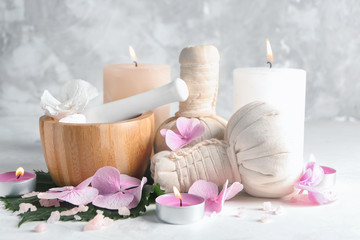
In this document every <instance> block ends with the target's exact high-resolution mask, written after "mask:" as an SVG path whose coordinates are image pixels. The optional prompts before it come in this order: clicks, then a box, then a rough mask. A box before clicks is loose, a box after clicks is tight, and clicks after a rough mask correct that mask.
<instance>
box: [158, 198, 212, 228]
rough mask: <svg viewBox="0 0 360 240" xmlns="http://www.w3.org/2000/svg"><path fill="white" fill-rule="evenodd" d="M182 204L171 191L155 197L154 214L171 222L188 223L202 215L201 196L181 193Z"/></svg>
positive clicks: (202, 201) (200, 217) (203, 205)
mask: <svg viewBox="0 0 360 240" xmlns="http://www.w3.org/2000/svg"><path fill="white" fill-rule="evenodd" d="M181 196H182V206H180V202H179V199H178V198H176V197H175V195H174V194H173V193H169V194H164V195H162V196H159V197H157V198H156V200H155V201H156V216H157V217H158V218H159V219H160V220H161V221H163V222H166V223H171V224H190V223H194V222H197V221H199V220H200V219H202V218H203V216H204V210H205V200H204V199H203V198H202V197H199V196H196V195H192V194H187V193H182V194H181Z"/></svg>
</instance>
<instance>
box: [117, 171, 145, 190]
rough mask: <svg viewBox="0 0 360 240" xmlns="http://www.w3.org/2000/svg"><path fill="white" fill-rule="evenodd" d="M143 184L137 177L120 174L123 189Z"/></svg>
mask: <svg viewBox="0 0 360 240" xmlns="http://www.w3.org/2000/svg"><path fill="white" fill-rule="evenodd" d="M140 184H141V181H140V180H139V179H137V178H135V177H130V176H128V175H125V174H120V186H121V188H122V189H127V188H131V187H137V186H139V185H140Z"/></svg>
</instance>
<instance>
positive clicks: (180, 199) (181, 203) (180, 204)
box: [180, 199, 182, 207]
mask: <svg viewBox="0 0 360 240" xmlns="http://www.w3.org/2000/svg"><path fill="white" fill-rule="evenodd" d="M180 207H182V199H180Z"/></svg>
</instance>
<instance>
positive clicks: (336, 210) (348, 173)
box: [0, 117, 360, 240]
mask: <svg viewBox="0 0 360 240" xmlns="http://www.w3.org/2000/svg"><path fill="white" fill-rule="evenodd" d="M309 153H314V154H315V155H316V157H317V159H318V161H319V162H320V163H321V164H322V165H327V166H330V167H333V168H335V169H336V170H337V171H338V173H337V190H338V194H339V200H338V201H337V202H335V203H333V204H329V205H323V206H314V205H311V204H309V203H308V202H306V201H300V202H298V203H291V202H286V201H284V200H279V199H278V200H274V199H270V200H268V199H260V198H253V197H249V196H248V195H246V194H240V195H239V196H237V197H236V198H234V199H232V200H230V201H227V202H226V203H225V208H224V211H223V212H222V213H221V214H220V215H216V216H213V217H206V218H204V219H203V220H202V221H200V222H198V223H196V224H192V225H169V224H165V223H162V222H160V221H159V220H158V219H157V218H156V217H155V208H154V206H153V205H152V206H150V207H149V208H148V211H147V213H146V214H145V215H144V216H141V217H138V218H135V219H127V220H119V221H116V222H115V223H114V224H113V225H112V226H111V227H108V228H104V229H103V230H100V231H92V232H82V228H83V227H84V225H85V223H83V222H79V223H74V222H59V223H56V224H51V225H50V224H49V225H48V231H47V232H45V233H34V232H33V229H34V227H35V226H36V225H37V224H38V222H31V223H25V224H23V225H22V226H21V228H17V223H18V222H19V218H18V217H16V216H14V215H13V214H12V213H11V212H9V211H7V210H4V208H3V207H0V239H17V240H20V239H27V240H30V239H49V238H51V239H52V240H57V239H76V238H79V239H80V238H81V239H85V238H86V239H87V240H90V239H111V240H113V239H152V240H155V239H166V240H168V239H172V240H175V239H187V240H188V239H200V238H202V239H204V240H205V239H206V240H208V239H277V240H278V239H301V240H304V239H360V123H350V122H307V123H306V130H305V156H306V157H307V156H308V155H309ZM19 165H22V166H23V167H24V168H25V169H43V170H46V165H45V162H44V158H43V155H42V150H41V143H40V139H39V134H38V119H37V118H36V117H34V118H28V119H21V118H4V117H2V118H0V172H4V171H9V170H14V169H16V168H17V166H19ZM264 201H271V202H272V203H273V205H274V206H279V205H281V206H283V207H284V208H285V209H286V211H287V213H286V214H285V215H280V216H271V217H272V220H273V221H272V222H271V223H266V224H264V223H260V222H259V221H258V220H259V219H260V217H261V216H262V215H263V214H264V212H263V211H261V210H260V208H261V207H262V203H263V202H264ZM239 207H245V208H246V217H245V218H244V219H239V218H236V217H234V214H236V213H237V212H238V211H239V210H238V208H239Z"/></svg>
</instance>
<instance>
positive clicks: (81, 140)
mask: <svg viewBox="0 0 360 240" xmlns="http://www.w3.org/2000/svg"><path fill="white" fill-rule="evenodd" d="M39 128H40V135H41V143H42V148H43V153H44V157H45V161H46V165H47V167H48V169H49V172H50V175H51V177H52V178H53V180H54V182H55V183H56V184H57V185H58V186H76V185H78V184H79V183H80V182H82V181H83V180H85V179H87V178H88V177H91V176H93V175H94V173H95V172H96V171H97V170H98V169H99V168H101V167H104V166H113V167H115V168H117V169H119V171H120V173H122V174H127V175H130V176H133V177H137V178H141V177H142V176H143V175H144V173H145V170H146V167H147V165H148V162H149V159H150V155H151V152H152V149H153V148H152V146H153V140H154V114H153V113H152V112H148V113H144V114H142V115H140V116H139V117H136V118H133V119H130V120H126V121H120V122H114V123H100V124H72V123H59V122H58V121H56V120H54V119H52V118H50V117H48V116H42V117H41V118H40V119H39Z"/></svg>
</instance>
